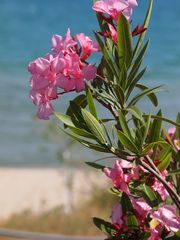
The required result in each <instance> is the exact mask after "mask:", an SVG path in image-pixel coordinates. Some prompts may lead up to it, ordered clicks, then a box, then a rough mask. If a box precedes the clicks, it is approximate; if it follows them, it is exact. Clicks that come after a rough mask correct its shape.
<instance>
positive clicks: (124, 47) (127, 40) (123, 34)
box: [117, 14, 133, 68]
mask: <svg viewBox="0 0 180 240" xmlns="http://www.w3.org/2000/svg"><path fill="white" fill-rule="evenodd" d="M117 33H118V43H117V47H118V57H119V65H120V67H122V66H123V64H124V63H126V66H127V68H128V67H129V66H130V63H131V58H132V53H133V50H132V42H133V40H132V33H131V29H130V23H129V21H128V20H127V19H126V17H125V16H124V15H123V14H121V15H120V17H119V19H118V24H117Z"/></svg>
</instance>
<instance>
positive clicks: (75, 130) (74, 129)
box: [69, 127, 96, 140]
mask: <svg viewBox="0 0 180 240" xmlns="http://www.w3.org/2000/svg"><path fill="white" fill-rule="evenodd" d="M69 130H71V131H72V132H73V133H76V134H77V135H79V136H82V137H86V138H91V139H94V140H95V139H96V137H95V136H94V135H93V134H92V133H90V132H88V131H86V130H84V129H81V128H77V127H69Z"/></svg>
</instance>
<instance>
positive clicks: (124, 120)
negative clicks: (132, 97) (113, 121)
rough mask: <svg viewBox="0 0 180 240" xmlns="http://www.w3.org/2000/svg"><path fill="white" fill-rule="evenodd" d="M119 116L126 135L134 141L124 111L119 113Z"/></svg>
mask: <svg viewBox="0 0 180 240" xmlns="http://www.w3.org/2000/svg"><path fill="white" fill-rule="evenodd" d="M118 115H119V122H120V126H121V128H122V130H123V132H124V134H125V135H126V136H127V137H128V138H129V139H131V140H132V136H131V132H130V129H129V126H128V124H127V121H126V118H125V116H124V115H123V113H122V111H121V110H119V111H118Z"/></svg>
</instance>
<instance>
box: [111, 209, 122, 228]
mask: <svg viewBox="0 0 180 240" xmlns="http://www.w3.org/2000/svg"><path fill="white" fill-rule="evenodd" d="M122 217H123V212H122V206H121V204H116V205H114V206H113V209H112V214H111V220H112V223H113V224H116V223H118V224H119V225H120V226H121V225H122V224H123V219H122Z"/></svg>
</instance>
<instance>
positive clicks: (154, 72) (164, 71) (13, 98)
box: [0, 0, 180, 233]
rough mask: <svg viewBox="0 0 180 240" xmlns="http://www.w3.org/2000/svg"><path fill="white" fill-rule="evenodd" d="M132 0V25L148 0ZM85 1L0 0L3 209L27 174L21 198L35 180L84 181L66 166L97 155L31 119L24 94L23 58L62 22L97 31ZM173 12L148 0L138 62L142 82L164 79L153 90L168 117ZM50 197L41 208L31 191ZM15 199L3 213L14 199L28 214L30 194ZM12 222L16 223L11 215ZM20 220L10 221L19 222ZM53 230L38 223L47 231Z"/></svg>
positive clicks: (178, 6)
mask: <svg viewBox="0 0 180 240" xmlns="http://www.w3.org/2000/svg"><path fill="white" fill-rule="evenodd" d="M138 3H139V8H137V9H135V10H134V14H133V17H132V20H133V24H136V23H140V24H141V23H142V22H143V18H144V15H145V10H146V7H147V4H148V1H147V0H139V1H138ZM91 7H92V1H91V0H86V1H84V0H68V1H62V0H51V1H50V0H0V136H1V137H0V182H2V184H1V185H2V186H1V185H0V190H1V193H2V191H4V194H2V195H3V196H4V198H3V197H0V206H1V207H2V208H6V206H7V204H9V205H8V206H12V205H13V204H12V201H13V199H11V201H10V200H9V199H10V198H13V197H12V196H15V195H16V193H17V192H18V191H19V192H22V191H24V190H23V189H24V188H26V189H28V184H30V185H32V184H31V182H32V179H31V178H32V177H31V176H33V179H34V183H33V184H34V185H33V186H31V190H29V192H26V193H25V194H24V195H23V196H24V199H26V200H27V199H28V198H29V195H28V194H30V195H32V191H33V190H32V188H35V186H36V187H37V185H36V183H37V182H39V188H37V189H36V191H37V192H38V191H40V189H41V186H42V183H43V182H44V183H45V182H46V185H45V188H44V190H43V194H44V192H45V191H48V190H47V189H50V188H51V189H52V188H53V181H54V182H56V183H57V181H59V182H58V183H57V184H56V187H57V188H56V189H54V190H53V191H54V192H57V189H58V186H59V189H58V190H59V191H60V192H61V188H60V187H62V186H60V185H63V184H64V185H67V186H71V187H72V186H73V184H74V183H72V181H73V180H72V179H77V178H78V179H81V178H82V179H83V180H82V182H84V181H85V180H84V178H85V176H84V178H83V177H82V176H80V175H77V176H78V177H77V176H76V175H74V174H76V173H74V172H73V171H72V169H73V167H77V166H78V168H79V163H82V162H84V161H88V160H91V159H96V158H97V156H96V155H95V154H93V153H89V152H88V154H87V152H86V151H84V150H82V148H81V146H80V145H77V144H74V143H73V142H71V141H70V140H69V139H68V138H66V137H65V136H64V135H61V134H57V133H56V132H57V131H56V129H55V128H54V124H53V120H52V121H48V122H47V121H40V120H37V119H36V117H35V114H36V107H35V106H33V104H32V102H31V100H30V99H29V96H28V94H29V90H30V88H29V78H30V75H29V73H28V72H27V65H28V62H29V61H31V60H33V59H35V58H37V57H39V56H44V55H45V54H46V53H47V52H48V51H50V48H51V36H52V35H53V34H59V35H64V34H65V33H66V31H67V28H68V27H70V29H71V31H72V34H74V35H75V34H76V33H80V32H84V33H85V34H87V35H91V36H92V35H93V33H92V31H93V30H98V25H97V22H96V17H95V13H94V12H93V10H92V9H91ZM179 12H180V1H179V0H174V1H171V0H166V1H164V0H158V1H155V3H154V10H153V15H152V19H151V24H150V27H149V29H148V36H149V37H150V39H151V43H150V47H149V50H148V54H147V55H146V58H145V62H144V65H146V64H147V65H148V70H147V73H146V75H145V77H144V80H143V81H145V82H146V84H147V85H161V84H164V85H165V86H166V88H167V89H168V91H166V92H163V93H160V94H159V99H160V107H161V108H162V109H163V112H165V113H166V114H165V115H166V116H167V117H170V118H172V119H175V118H176V113H177V112H178V111H180V94H179V91H180V44H179V43H180V14H179ZM99 57H100V55H98V54H95V55H93V56H92V57H91V62H92V63H98V60H99ZM67 105H68V97H66V96H65V97H63V98H62V99H61V98H60V99H59V101H58V103H56V110H57V111H61V112H64V111H65V109H66V107H67ZM141 106H142V107H143V108H144V109H146V110H147V109H148V110H150V109H151V105H149V104H148V103H147V102H146V101H144V102H142V103H141ZM155 111H156V110H155ZM82 165H83V164H81V166H82ZM57 168H58V171H59V173H60V174H59V175H58V176H56V177H57V178H56V177H53V176H54V175H53V174H55V173H53V171H57ZM32 170H33V171H32ZM65 170H66V171H67V172H68V174H67V175H66V174H65V173H64V172H65ZM15 171H16V172H15ZM42 171H44V172H43V173H44V174H43V173H42ZM49 171H52V172H49ZM85 171H86V170H85ZM40 173H41V174H43V175H42V176H41V177H39V176H40ZM17 174H18V176H19V178H17ZM48 174H49V175H48ZM51 174H52V175H51ZM63 174H65V175H63ZM78 174H81V173H80V172H79V173H78ZM62 175H63V176H64V178H63V180H62V181H65V183H62V181H60V180H57V179H59V178H60V177H59V176H61V177H62ZM28 176H29V177H28ZM72 176H73V177H72ZM22 178H23V179H22ZM17 179H19V180H17ZM44 179H46V180H47V181H45V180H44ZM53 179H54V180H53ZM92 179H94V175H92ZM56 180H57V181H56ZM18 181H19V184H20V183H21V184H22V182H24V185H20V186H19V185H17V186H16V191H15V189H14V188H15V187H14V184H15V182H18ZM102 181H104V180H102ZM49 182H52V185H48V183H49ZM92 182H93V180H92ZM8 184H9V185H8ZM58 184H59V185H58ZM84 184H85V182H84ZM93 184H94V183H93ZM77 185H78V183H77ZM18 186H19V187H18ZM7 189H9V190H8V191H9V192H8V194H9V195H7V196H6V194H5V191H6V192H7ZM12 189H14V191H12ZM17 189H18V190H17ZM29 189H30V188H29ZM54 192H53V193H50V192H49V193H48V195H50V194H51V195H53V194H54ZM71 193H72V191H69V192H66V193H64V194H65V195H66V197H65V200H64V201H65V202H68V200H67V199H69V198H70V197H72V196H70V195H69V194H71ZM17 195H18V194H17ZM83 195H84V194H83ZM100 195H101V194H100ZM43 196H44V195H43ZM53 196H54V198H57V199H56V201H54V200H52V199H53ZM53 196H52V199H51V201H52V203H51V204H50V205H48V204H47V206H48V207H47V208H46V207H44V206H45V205H46V199H45V197H44V199H45V200H44V199H43V197H42V198H41V197H40V196H39V198H38V197H37V199H41V208H42V209H44V210H47V209H50V208H52V207H54V206H55V205H57V202H58V198H59V199H61V200H62V196H61V195H60V194H59V195H53ZM73 196H74V195H73ZM102 196H104V195H103V194H102ZM6 198H9V199H6ZM63 198H64V196H63ZM74 198H76V196H74ZM8 200H9V201H8ZM26 200H24V201H26ZM21 201H23V197H22V198H20V199H19V200H18V201H16V205H15V206H14V207H9V208H10V210H9V211H5V212H4V213H3V214H2V218H3V219H7V218H9V217H10V215H11V213H13V211H14V210H16V211H14V212H18V213H19V212H20V210H21V209H20V210H19V211H17V207H16V206H18V205H19V206H22V210H23V211H25V210H24V209H26V212H25V213H26V214H25V215H23V216H27V215H28V213H27V212H28V211H27V208H28V206H31V203H32V202H33V200H32V202H31V201H29V203H28V204H29V205H26V204H24V203H23V204H21ZM37 201H38V200H37ZM53 201H54V202H53ZM76 201H77V202H78V201H79V200H76ZM5 204H6V206H5ZM33 204H34V202H33V203H32V205H33ZM35 204H36V205H37V203H35ZM70 205H71V203H69V205H68V204H67V206H66V211H67V212H68V211H70V210H69V209H70V208H71V206H70ZM33 206H34V205H33ZM19 208H20V207H19ZM39 208H40V207H39V205H38V207H37V206H35V207H34V209H39ZM13 209H14V210H13ZM7 212H8V213H7ZM28 216H29V215H28ZM48 216H49V215H48ZM58 217H59V215H58ZM21 218H22V216H21ZM0 219H1V213H0ZM13 221H14V222H18V220H17V221H15V220H12V222H13ZM38 221H39V220H38ZM59 221H60V220H59ZM5 222H6V221H5V220H3V223H2V224H4V225H5ZM12 222H10V223H12ZM56 222H57V221H56ZM22 225H23V224H21V225H17V226H16V227H19V226H20V227H21V228H22ZM35 225H38V224H35ZM52 225H53V224H52ZM7 226H10V227H13V226H15V225H11V224H9V225H7ZM32 229H33V228H32ZM52 229H53V228H52ZM52 229H46V230H44V229H40V230H43V231H53V230H52ZM57 229H58V227H57ZM61 230H62V229H60V230H59V231H61ZM54 231H55V230H54ZM68 233H69V232H68ZM70 233H71V232H70ZM80 233H81V232H80ZM91 233H92V232H91Z"/></svg>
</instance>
